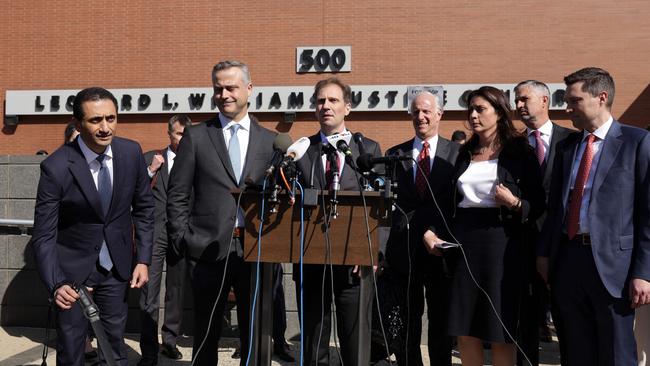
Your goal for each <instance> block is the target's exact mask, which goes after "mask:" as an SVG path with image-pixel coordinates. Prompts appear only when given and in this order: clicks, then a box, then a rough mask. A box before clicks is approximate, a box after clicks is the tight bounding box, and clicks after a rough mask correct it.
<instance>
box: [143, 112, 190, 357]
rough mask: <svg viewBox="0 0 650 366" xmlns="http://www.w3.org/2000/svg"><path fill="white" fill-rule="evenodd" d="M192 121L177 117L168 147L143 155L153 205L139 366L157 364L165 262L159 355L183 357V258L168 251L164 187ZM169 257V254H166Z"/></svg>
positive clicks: (170, 126)
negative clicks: (178, 343)
mask: <svg viewBox="0 0 650 366" xmlns="http://www.w3.org/2000/svg"><path fill="white" fill-rule="evenodd" d="M191 124H192V120H191V119H190V117H188V116H187V115H185V114H176V115H174V116H172V117H171V118H170V119H169V122H168V123H167V135H168V136H169V146H167V147H166V148H164V149H161V150H152V151H149V152H147V153H145V154H144V160H145V161H146V163H147V173H148V174H149V178H151V192H152V193H153V198H154V201H155V202H156V210H155V213H154V216H155V222H154V246H153V255H152V256H151V266H150V267H149V282H147V284H146V285H145V286H144V287H143V288H142V293H141V294H140V310H141V314H140V316H141V318H142V319H141V320H142V328H141V332H140V351H141V352H142V359H141V360H140V361H139V362H138V366H151V365H156V364H157V363H158V348H159V346H158V310H159V306H160V283H161V281H162V272H163V267H164V264H165V262H166V263H167V276H166V278H165V321H164V322H163V325H162V329H161V333H162V339H163V349H162V354H164V355H165V356H167V357H169V358H171V359H175V360H177V359H180V358H182V357H183V355H182V354H181V352H180V351H179V350H178V347H176V339H177V338H178V336H179V334H180V328H181V320H182V318H183V295H184V291H183V288H184V287H185V276H186V270H185V259H184V258H182V257H178V256H175V255H174V253H173V251H167V244H168V243H167V228H166V225H167V187H168V186H169V173H170V172H171V170H172V167H173V166H174V161H175V158H176V153H177V152H178V145H179V144H180V142H181V138H183V132H184V131H185V127H187V126H189V125H191ZM168 254H169V255H168Z"/></svg>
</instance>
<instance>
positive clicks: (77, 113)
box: [72, 86, 118, 121]
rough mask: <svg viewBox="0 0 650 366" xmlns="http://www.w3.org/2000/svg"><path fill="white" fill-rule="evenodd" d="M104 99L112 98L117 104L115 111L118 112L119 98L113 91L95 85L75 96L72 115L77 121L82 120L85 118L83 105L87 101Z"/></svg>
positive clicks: (114, 103)
mask: <svg viewBox="0 0 650 366" xmlns="http://www.w3.org/2000/svg"><path fill="white" fill-rule="evenodd" d="M104 99H110V101H111V102H113V105H115V113H117V109H118V108H117V99H116V98H115V96H114V95H113V93H111V92H109V91H108V90H106V89H104V88H100V87H97V86H93V87H90V88H86V89H84V90H82V91H80V92H79V93H77V95H76V96H75V97H74V101H73V102H72V115H73V116H74V119H76V120H77V121H82V120H83V119H84V111H83V108H82V105H83V104H84V103H85V102H88V101H98V100H104Z"/></svg>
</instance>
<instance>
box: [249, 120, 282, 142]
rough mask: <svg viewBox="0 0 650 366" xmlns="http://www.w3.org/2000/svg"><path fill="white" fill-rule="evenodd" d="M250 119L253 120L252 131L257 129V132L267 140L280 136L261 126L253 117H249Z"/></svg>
mask: <svg viewBox="0 0 650 366" xmlns="http://www.w3.org/2000/svg"><path fill="white" fill-rule="evenodd" d="M249 118H250V120H251V129H253V128H255V129H257V131H258V132H259V133H260V134H261V135H262V136H264V137H265V138H269V137H270V138H273V139H274V138H275V136H276V135H277V134H278V133H277V132H276V131H273V130H270V129H268V128H266V127H264V126H262V125H261V124H260V121H259V120H258V119H257V118H256V117H255V116H253V115H249Z"/></svg>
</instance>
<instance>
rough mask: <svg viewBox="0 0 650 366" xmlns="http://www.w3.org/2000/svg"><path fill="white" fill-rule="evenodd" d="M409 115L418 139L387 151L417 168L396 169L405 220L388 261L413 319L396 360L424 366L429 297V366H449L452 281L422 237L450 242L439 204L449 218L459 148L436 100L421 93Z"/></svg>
mask: <svg viewBox="0 0 650 366" xmlns="http://www.w3.org/2000/svg"><path fill="white" fill-rule="evenodd" d="M409 112H410V114H411V119H412V121H413V129H414V130H415V137H414V138H412V139H410V140H408V141H406V142H403V143H401V144H399V145H397V146H394V147H392V148H390V149H389V150H388V152H387V155H400V156H407V155H410V156H413V158H414V159H415V160H416V161H417V164H414V163H413V161H404V162H401V164H398V165H397V166H396V171H395V174H396V178H397V183H398V186H397V190H396V193H397V205H399V207H400V208H401V209H402V210H403V211H404V213H405V214H406V217H405V216H404V214H402V213H401V211H399V210H398V211H395V212H394V213H393V222H392V228H391V235H390V237H389V240H388V244H387V246H386V261H387V262H388V265H389V266H390V269H391V270H393V271H394V273H395V274H396V275H397V276H398V277H399V278H400V282H402V284H403V287H404V288H405V289H407V288H408V287H409V286H408V284H409V283H410V288H408V297H407V298H406V301H407V304H408V310H407V313H408V314H410V319H408V329H409V336H408V340H409V342H408V345H407V346H406V347H407V348H406V349H404V350H401V352H396V357H397V363H398V364H400V365H406V364H409V365H416V366H417V365H422V355H421V352H420V337H421V334H422V315H423V313H424V301H425V296H426V302H427V310H428V311H427V314H428V318H429V331H428V346H429V359H430V362H431V365H451V337H449V336H447V329H446V327H445V322H446V318H447V316H446V315H447V306H446V301H445V300H444V299H446V294H447V292H448V289H449V279H448V278H447V274H446V273H445V271H444V265H443V258H442V257H441V256H439V254H440V253H438V252H437V250H434V249H432V251H431V252H432V254H437V255H430V254H428V253H427V250H426V249H427V248H426V246H425V245H422V238H423V236H424V233H425V232H427V231H428V230H429V229H433V230H430V231H428V234H429V235H437V236H438V237H441V238H445V239H449V238H448V234H447V230H446V228H445V224H444V222H443V217H442V216H441V214H440V211H438V208H437V207H436V203H437V205H438V207H440V209H441V210H442V214H443V215H444V216H445V217H446V218H447V219H448V218H449V212H450V209H451V208H452V203H451V197H452V196H453V190H452V188H453V187H452V184H451V181H452V178H453V174H454V163H455V162H456V157H457V156H458V149H459V148H460V145H459V144H457V143H454V142H451V141H449V140H447V139H445V138H443V137H441V136H439V135H438V126H439V124H440V119H441V118H442V114H443V107H442V103H441V102H440V101H439V99H438V96H436V95H433V94H431V93H429V92H422V93H421V94H419V95H418V96H416V97H415V98H414V99H413V101H412V102H411V105H410V106H409ZM427 181H428V182H429V184H430V185H431V190H432V191H433V197H432V196H431V192H430V191H429V188H428V186H427ZM434 198H435V202H436V203H434ZM407 224H408V225H409V229H408V230H407ZM434 233H435V234H434ZM407 243H408V245H409V246H408V247H407ZM409 256H410V258H409ZM425 288H426V295H425V292H424V290H425ZM405 320H406V319H405ZM405 343H406V342H405Z"/></svg>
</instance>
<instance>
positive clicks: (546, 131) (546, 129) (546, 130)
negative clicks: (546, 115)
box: [526, 119, 553, 136]
mask: <svg viewBox="0 0 650 366" xmlns="http://www.w3.org/2000/svg"><path fill="white" fill-rule="evenodd" d="M537 130H538V131H539V134H540V135H542V136H551V133H553V123H552V122H551V120H550V119H549V120H548V121H546V123H544V124H543V125H542V126H541V127H540V128H538V129H537ZM526 131H528V136H530V135H532V134H533V132H535V130H533V129H531V128H528V127H526Z"/></svg>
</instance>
